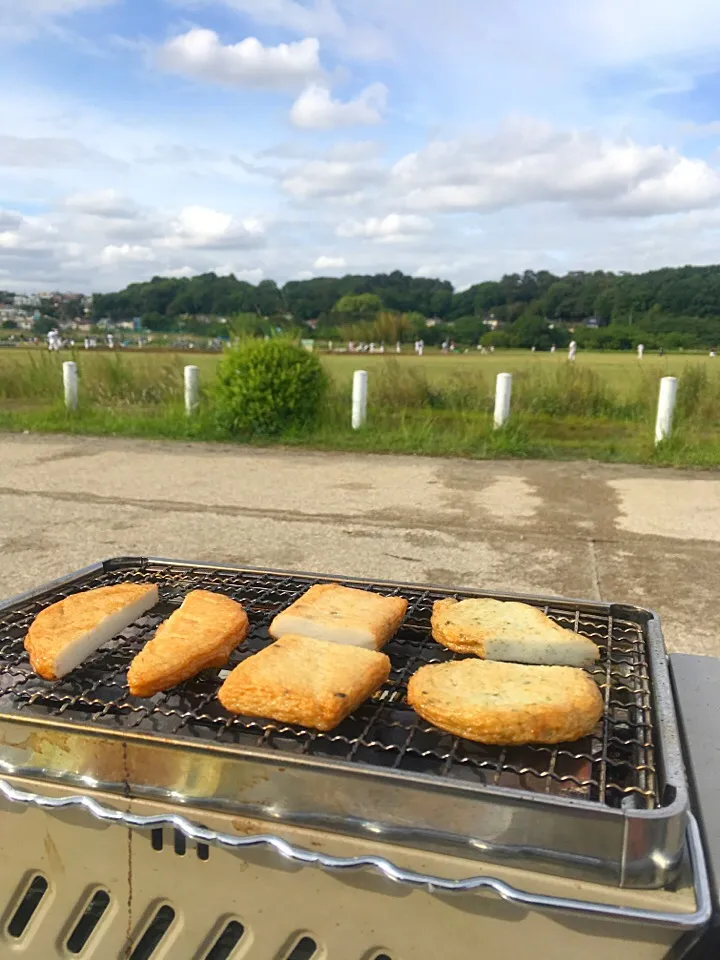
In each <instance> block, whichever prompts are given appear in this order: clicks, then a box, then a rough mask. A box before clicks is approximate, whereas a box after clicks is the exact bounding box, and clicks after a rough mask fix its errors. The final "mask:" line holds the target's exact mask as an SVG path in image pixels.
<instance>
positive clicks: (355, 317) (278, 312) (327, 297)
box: [93, 266, 720, 347]
mask: <svg viewBox="0 0 720 960" xmlns="http://www.w3.org/2000/svg"><path fill="white" fill-rule="evenodd" d="M93 315H94V317H95V318H96V319H100V318H102V317H109V318H110V319H111V320H123V319H128V318H131V317H136V316H139V317H141V318H142V319H143V321H144V323H145V325H146V326H147V327H149V328H150V329H154V330H159V331H162V330H176V329H186V330H191V329H192V327H194V326H196V325H197V324H198V322H200V323H206V322H207V321H208V320H210V321H213V320H214V321H217V318H219V317H223V318H227V319H231V318H237V323H238V324H239V325H240V327H242V328H243V329H247V330H248V332H253V331H254V332H257V333H259V332H269V331H270V330H276V329H283V330H284V329H297V328H301V329H302V328H303V327H304V328H305V329H306V330H307V329H308V326H307V325H308V324H311V326H312V328H313V329H314V330H315V332H316V333H317V335H319V336H324V335H327V336H328V337H332V336H333V335H336V336H343V335H347V334H349V333H352V330H353V329H355V332H356V333H357V334H362V333H366V334H368V336H369V337H370V336H372V335H373V332H374V331H373V326H375V327H378V324H379V325H380V326H379V327H378V331H379V332H380V333H382V331H383V330H384V331H385V333H386V336H385V339H390V338H392V337H393V336H398V338H399V339H409V338H411V337H413V336H417V335H419V334H420V332H423V331H424V332H425V340H426V342H430V343H432V342H435V341H436V340H437V341H438V342H439V341H440V340H442V339H445V338H452V339H455V340H456V342H458V343H474V342H478V341H479V340H480V339H485V340H487V338H488V337H490V338H494V341H495V342H496V343H498V344H503V343H507V344H508V345H517V346H529V345H537V346H538V347H542V346H545V345H547V344H549V343H550V342H558V343H560V342H563V340H564V339H566V335H567V333H568V329H569V328H570V327H574V326H578V327H580V328H581V332H582V339H583V340H589V341H591V342H590V343H589V344H588V345H597V346H600V347H603V346H608V347H609V346H617V345H621V346H632V345H633V343H634V342H637V341H638V339H640V338H641V339H643V341H644V342H645V343H646V345H648V346H651V345H652V344H653V343H654V342H657V343H658V344H659V345H667V346H668V347H673V346H674V347H680V346H687V347H692V346H700V345H715V344H716V343H719V342H720V266H707V267H693V266H687V267H679V268H664V269H662V270H653V271H649V272H647V273H641V274H632V273H610V272H606V271H600V270H598V271H594V272H585V271H573V272H570V273H568V274H566V275H565V276H556V275H555V274H553V273H550V272H549V271H545V270H541V271H532V270H526V271H525V272H524V273H522V274H520V273H513V274H507V275H505V276H503V277H502V279H500V280H497V281H494V280H493V281H484V282H482V283H478V284H474V285H473V286H471V287H468V288H467V289H465V290H462V291H457V290H455V289H454V288H453V285H452V284H451V283H450V282H449V281H447V280H440V279H433V278H425V277H410V276H407V275H406V274H403V273H401V272H400V271H398V270H396V271H394V272H392V273H383V274H375V275H372V276H361V275H348V276H345V277H340V278H332V277H317V278H314V279H310V280H292V281H289V282H288V283H286V284H284V285H283V286H279V285H278V284H276V283H275V282H274V281H273V280H263V281H261V282H260V283H259V284H257V285H253V284H251V283H247V282H246V281H242V280H238V279H237V278H236V277H234V276H232V275H230V276H226V277H218V276H217V275H216V274H214V273H206V274H202V275H200V276H197V277H192V278H183V279H174V278H166V277H154V278H153V279H152V280H150V281H148V282H146V283H133V284H130V285H129V286H128V287H126V288H125V289H124V290H121V291H119V292H117V293H108V294H96V295H95V297H94V300H93ZM197 318H201V320H200V321H198V319H197ZM428 320H430V321H431V326H430V327H428V326H427V321H428ZM588 321H590V322H591V326H590V327H587V326H586V324H587V323H588ZM489 324H492V325H493V326H497V327H498V329H497V330H496V331H495V332H494V333H493V332H490V329H489ZM595 325H597V329H595ZM378 331H375V332H378ZM378 338H379V339H382V338H383V337H378ZM491 342H492V340H491Z"/></svg>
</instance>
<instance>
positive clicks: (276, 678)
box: [218, 634, 390, 730]
mask: <svg viewBox="0 0 720 960" xmlns="http://www.w3.org/2000/svg"><path fill="white" fill-rule="evenodd" d="M389 675H390V659H389V657H387V656H386V655H385V654H384V653H378V652H377V651H375V650H363V649H362V648H360V647H353V646H342V645H340V644H337V643H330V642H329V641H326V640H315V639H312V638H311V637H301V636H293V635H292V634H291V635H289V636H284V637H281V638H280V639H279V640H277V641H276V642H275V643H273V644H271V645H270V646H269V647H265V649H264V650H261V651H260V652H259V653H256V654H254V656H252V657H248V658H247V660H243V662H242V663H241V664H239V665H238V666H237V667H235V669H234V670H233V671H232V673H231V674H230V676H229V677H228V678H227V679H226V680H225V682H224V683H223V685H222V687H220V691H219V693H218V698H219V700H220V703H221V704H222V705H223V706H224V707H225V709H226V710H229V711H230V713H239V714H243V715H244V716H247V717H268V718H270V719H272V720H279V721H281V722H283V723H297V724H299V725H300V726H303V727H313V728H315V729H316V730H332V729H333V728H334V727H336V726H337V725H338V724H339V723H341V722H342V721H343V720H344V719H345V717H347V716H349V714H351V713H352V712H353V710H355V709H357V707H359V706H360V704H361V703H363V702H364V701H365V700H367V698H368V697H370V696H371V695H372V694H373V693H375V691H376V690H377V689H378V688H379V687H381V686H382V684H383V683H385V681H386V680H387V678H388V677H389Z"/></svg>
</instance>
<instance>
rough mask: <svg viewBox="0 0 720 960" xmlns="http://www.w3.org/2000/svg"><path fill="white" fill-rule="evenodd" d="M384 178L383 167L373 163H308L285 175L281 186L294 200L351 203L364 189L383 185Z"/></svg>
mask: <svg viewBox="0 0 720 960" xmlns="http://www.w3.org/2000/svg"><path fill="white" fill-rule="evenodd" d="M385 177H386V173H385V171H384V170H383V168H382V166H381V165H380V164H379V163H377V162H374V161H370V162H359V163H353V162H351V161H341V160H310V161H309V162H308V163H303V164H300V165H299V166H297V167H295V168H294V169H293V170H292V171H290V172H289V173H287V174H286V175H285V176H284V177H283V178H282V179H281V184H280V185H281V187H282V189H283V190H284V191H285V193H287V194H289V195H290V196H291V197H293V198H294V199H296V200H311V199H314V198H318V197H326V198H329V199H338V198H340V199H344V200H352V199H356V198H359V197H360V196H361V195H362V191H363V190H364V189H365V188H366V187H370V186H375V185H379V184H380V183H382V182H383V180H384V179H385Z"/></svg>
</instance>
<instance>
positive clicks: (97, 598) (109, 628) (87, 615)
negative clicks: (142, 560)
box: [25, 583, 158, 680]
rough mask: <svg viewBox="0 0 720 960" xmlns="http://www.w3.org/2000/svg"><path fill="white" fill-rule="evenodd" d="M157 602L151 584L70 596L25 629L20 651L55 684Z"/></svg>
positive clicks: (92, 591)
mask: <svg viewBox="0 0 720 960" xmlns="http://www.w3.org/2000/svg"><path fill="white" fill-rule="evenodd" d="M157 602H158V588H157V585H156V584H154V583H119V584H117V585H115V586H113V587H96V589H94V590H85V591H84V592H82V593H73V594H71V596H69V597H66V598H65V599H64V600H59V601H58V602H57V603H53V604H52V605H51V606H49V607H46V608H45V610H42V611H41V612H40V613H39V614H38V615H37V617H35V619H34V620H33V622H32V623H31V624H30V629H29V630H28V632H27V635H26V637H25V649H26V650H27V652H28V654H29V656H30V666H31V667H32V668H33V670H34V671H35V673H37V674H38V676H40V677H43V678H44V679H45V680H60V679H61V678H62V677H64V676H66V675H67V674H68V673H70V672H71V671H72V670H75V668H76V667H79V666H80V664H81V663H83V662H84V661H85V660H86V659H87V658H88V657H89V656H91V655H92V654H93V653H95V651H96V650H97V649H98V648H99V647H101V646H102V645H103V643H106V642H107V641H108V640H110V639H112V637H114V636H117V634H118V633H121V632H122V631H123V630H124V629H125V628H126V627H129V626H130V624H131V623H133V621H135V620H137V619H138V617H141V616H142V615H143V614H144V613H146V612H147V611H148V610H150V609H151V607H154V606H155V604H156V603H157Z"/></svg>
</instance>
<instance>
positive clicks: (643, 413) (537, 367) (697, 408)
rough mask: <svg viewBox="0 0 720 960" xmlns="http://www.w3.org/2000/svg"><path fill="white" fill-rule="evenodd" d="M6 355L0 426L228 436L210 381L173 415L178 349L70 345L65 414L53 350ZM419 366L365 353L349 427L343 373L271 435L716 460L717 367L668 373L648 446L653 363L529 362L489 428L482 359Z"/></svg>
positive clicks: (489, 450)
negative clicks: (670, 381)
mask: <svg viewBox="0 0 720 960" xmlns="http://www.w3.org/2000/svg"><path fill="white" fill-rule="evenodd" d="M8 359H9V358H6V357H3V358H2V360H3V363H2V364H0V428H5V429H31V430H41V431H55V430H57V431H71V432H82V433H98V434H102V433H115V434H125V435H129V436H148V437H163V436H164V437H177V438H187V439H206V440H227V441H231V440H232V437H231V436H230V435H229V434H228V433H227V432H226V431H225V430H224V429H223V428H222V426H221V425H219V424H218V422H217V419H216V417H215V411H214V408H213V402H212V396H211V392H210V391H209V390H208V391H207V392H206V393H205V394H204V395H203V398H202V402H201V406H200V411H199V413H198V415H197V416H195V417H191V418H188V417H186V416H185V415H184V411H183V405H182V392H183V377H182V367H183V364H184V358H182V357H178V356H169V357H167V358H164V357H162V356H158V355H153V356H146V357H145V356H144V357H139V356H137V355H133V356H132V357H129V356H125V355H122V354H114V355H113V354H97V355H92V354H91V355H85V354H83V353H81V354H79V355H78V356H77V357H76V360H77V363H78V369H79V375H80V408H79V410H78V411H77V413H75V414H72V415H70V414H68V413H67V412H66V411H65V410H64V409H63V407H62V374H61V360H60V358H58V357H57V356H55V355H51V354H47V353H40V352H37V353H31V354H29V355H26V356H24V357H22V358H21V357H18V358H17V359H13V360H12V362H7V360H8ZM429 371H430V368H429V367H424V366H423V364H422V363H418V364H413V363H409V364H408V363H399V362H397V361H396V360H395V359H394V358H388V359H386V360H383V361H380V362H375V363H373V365H372V368H371V373H370V383H369V410H368V424H367V426H366V427H365V428H364V429H362V430H359V431H353V430H352V429H351V427H350V385H349V383H348V381H347V380H346V379H343V380H340V381H339V382H338V381H334V382H333V384H332V387H331V390H330V392H329V394H328V396H327V399H326V401H325V404H324V407H323V415H322V420H321V422H320V423H319V424H317V425H314V426H313V427H312V428H303V427H298V428H296V429H292V430H288V431H286V432H285V433H284V434H283V435H282V437H280V438H279V440H280V442H282V443H286V444H290V445H298V446H313V447H316V448H322V449H346V450H358V451H361V450H362V451H376V452H398V453H423V454H430V455H444V456H465V457H530V456H534V457H555V458H568V457H572V456H575V457H577V456H582V457H594V458H598V459H603V460H626V461H627V460H630V461H634V462H652V463H665V464H687V465H698V466H716V465H720V376H718V375H717V374H716V373H715V371H713V370H712V368H708V367H707V366H706V365H703V364H701V363H698V362H697V361H696V362H694V363H693V362H690V363H687V364H686V366H685V367H684V368H683V369H682V370H680V371H678V379H679V384H678V405H677V410H676V430H675V432H674V434H673V437H672V438H671V440H670V441H669V442H667V443H665V444H662V445H661V446H660V447H658V448H655V447H654V445H653V431H652V422H653V420H654V416H655V411H656V407H657V395H658V378H659V371H658V370H657V369H655V370H651V369H649V368H643V367H642V366H641V365H638V366H630V365H628V379H627V380H626V381H625V382H624V383H623V382H618V381H614V382H613V381H608V380H607V379H606V378H604V377H603V376H602V374H601V373H599V372H598V370H596V369H593V368H591V367H588V366H583V365H582V364H579V363H578V364H570V363H564V362H560V363H553V364H547V365H545V364H542V363H539V364H532V365H529V366H528V367H527V368H526V369H524V370H522V371H521V372H519V373H516V374H515V376H514V379H513V398H512V415H511V419H510V423H509V424H508V425H507V427H506V428H504V429H503V430H500V431H495V430H493V425H492V409H493V400H494V387H495V384H494V376H493V375H492V374H488V373H487V372H484V371H483V368H482V365H481V364H478V365H477V367H473V368H469V367H463V365H462V364H460V365H459V366H458V368H456V369H454V370H452V372H451V375H447V374H445V373H444V375H443V376H442V377H439V378H438V377H435V378H433V377H432V376H431V375H429ZM718 373H720V364H719V369H718ZM208 381H209V378H205V382H204V387H206V388H208V387H209V386H210V383H209V382H208Z"/></svg>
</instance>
